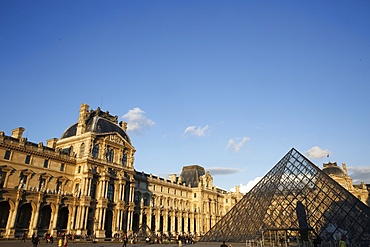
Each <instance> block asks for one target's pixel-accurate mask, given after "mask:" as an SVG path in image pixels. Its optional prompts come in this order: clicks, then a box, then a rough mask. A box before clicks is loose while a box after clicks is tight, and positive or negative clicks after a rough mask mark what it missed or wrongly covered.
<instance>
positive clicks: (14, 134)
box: [12, 127, 24, 140]
mask: <svg viewBox="0 0 370 247" xmlns="http://www.w3.org/2000/svg"><path fill="white" fill-rule="evenodd" d="M23 131H24V128H23V127H19V128H16V129H13V130H12V137H13V138H17V139H18V140H20V139H21V138H22V134H23Z"/></svg>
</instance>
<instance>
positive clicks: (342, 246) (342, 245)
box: [338, 235, 346, 247]
mask: <svg viewBox="0 0 370 247" xmlns="http://www.w3.org/2000/svg"><path fill="white" fill-rule="evenodd" d="M338 247H346V236H345V235H342V237H341V238H340V240H339V245H338Z"/></svg>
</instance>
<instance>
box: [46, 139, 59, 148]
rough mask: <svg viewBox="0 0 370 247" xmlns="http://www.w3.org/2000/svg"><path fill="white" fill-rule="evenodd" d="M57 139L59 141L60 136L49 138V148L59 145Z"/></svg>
mask: <svg viewBox="0 0 370 247" xmlns="http://www.w3.org/2000/svg"><path fill="white" fill-rule="evenodd" d="M57 141H58V138H52V139H49V140H47V141H46V142H47V146H48V148H55V147H56V145H57Z"/></svg>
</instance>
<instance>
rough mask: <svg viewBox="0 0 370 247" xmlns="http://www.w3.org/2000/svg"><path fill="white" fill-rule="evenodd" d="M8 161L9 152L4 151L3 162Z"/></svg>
mask: <svg viewBox="0 0 370 247" xmlns="http://www.w3.org/2000/svg"><path fill="white" fill-rule="evenodd" d="M9 159H10V151H9V150H6V151H5V154H4V160H9Z"/></svg>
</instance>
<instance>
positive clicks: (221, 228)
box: [200, 148, 370, 246]
mask: <svg viewBox="0 0 370 247" xmlns="http://www.w3.org/2000/svg"><path fill="white" fill-rule="evenodd" d="M278 231H280V232H281V231H284V232H285V233H289V234H293V235H294V234H296V237H297V238H299V239H300V240H302V241H305V240H306V241H307V240H308V239H309V236H312V235H319V236H320V237H321V239H322V240H323V241H332V240H339V238H340V237H341V235H346V237H347V240H348V241H349V242H351V243H355V244H358V245H367V246H369V244H370V208H369V207H368V206H366V205H365V204H364V203H362V202H361V201H360V200H359V199H358V198H356V197H355V196H353V195H352V194H351V193H350V192H348V191H347V190H346V189H344V188H343V187H342V186H341V185H339V184H338V183H337V182H335V181H334V180H333V179H332V178H330V177H329V176H328V175H327V174H326V173H324V172H323V171H322V170H321V169H320V168H318V167H317V166H316V165H314V164H313V163H312V162H311V161H309V160H308V159H307V158H305V157H304V156H303V155H302V154H300V153H299V152H298V151H297V150H295V149H294V148H293V149H291V150H290V151H289V152H288V153H287V154H286V155H285V156H284V157H283V158H282V159H281V160H280V161H279V162H278V163H277V164H276V165H275V166H274V167H273V168H272V169H271V170H270V171H269V172H268V173H267V174H266V175H265V176H264V177H263V178H262V179H261V180H260V182H259V183H258V184H256V185H255V186H254V187H253V189H252V190H251V191H250V192H248V193H247V194H246V195H245V196H244V197H243V198H242V199H241V200H240V201H239V202H238V203H237V204H236V205H235V206H234V207H233V208H232V209H231V210H230V211H229V212H228V213H227V214H226V215H225V216H224V217H222V218H221V219H220V221H219V222H218V223H216V225H214V226H213V227H212V228H211V230H210V231H208V232H207V233H206V234H205V235H204V236H203V237H202V238H201V240H200V241H204V242H212V241H218V242H220V241H229V242H245V241H246V240H248V239H256V238H258V237H259V238H262V236H261V233H262V235H263V234H264V233H267V232H270V234H271V232H275V233H276V232H278ZM338 235H339V236H338Z"/></svg>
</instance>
